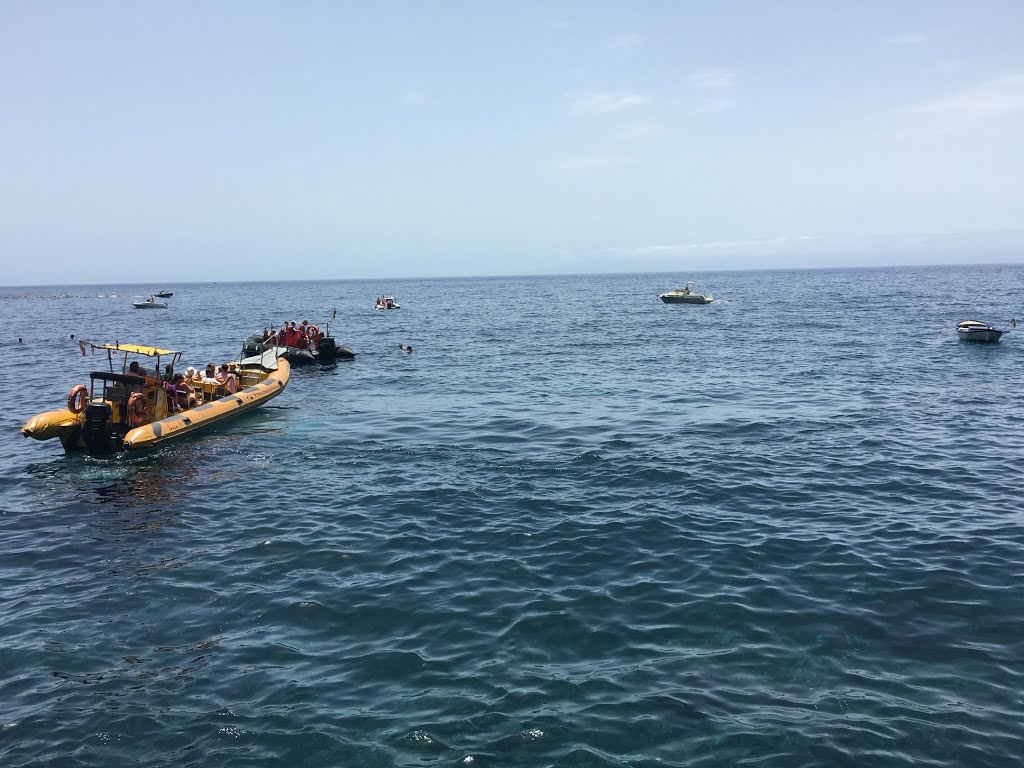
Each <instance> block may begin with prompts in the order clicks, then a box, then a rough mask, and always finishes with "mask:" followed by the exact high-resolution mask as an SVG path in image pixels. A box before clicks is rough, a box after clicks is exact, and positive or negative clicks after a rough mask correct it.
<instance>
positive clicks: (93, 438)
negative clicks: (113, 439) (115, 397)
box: [82, 401, 113, 452]
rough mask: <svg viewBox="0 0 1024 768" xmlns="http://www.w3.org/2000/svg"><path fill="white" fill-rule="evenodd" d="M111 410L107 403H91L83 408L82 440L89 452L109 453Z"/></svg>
mask: <svg viewBox="0 0 1024 768" xmlns="http://www.w3.org/2000/svg"><path fill="white" fill-rule="evenodd" d="M112 415H113V409H112V408H111V407H110V404H109V403H105V402H102V401H100V402H93V403H89V404H88V405H87V406H85V425H84V426H83V428H82V439H83V440H85V444H86V445H87V446H89V450H90V451H96V452H99V451H109V450H110V435H111V426H112V425H111V417H112Z"/></svg>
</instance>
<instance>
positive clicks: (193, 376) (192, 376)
mask: <svg viewBox="0 0 1024 768" xmlns="http://www.w3.org/2000/svg"><path fill="white" fill-rule="evenodd" d="M185 378H186V379H188V383H189V384H195V383H196V382H198V381H202V379H203V377H202V376H200V375H199V371H197V370H196V369H195V368H193V367H192V366H191V365H190V366H189V367H188V368H186V369H185Z"/></svg>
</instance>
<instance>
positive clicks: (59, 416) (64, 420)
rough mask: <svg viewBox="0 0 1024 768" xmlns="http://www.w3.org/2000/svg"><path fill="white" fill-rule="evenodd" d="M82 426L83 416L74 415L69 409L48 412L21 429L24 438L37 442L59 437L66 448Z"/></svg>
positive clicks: (31, 420)
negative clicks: (77, 428)
mask: <svg viewBox="0 0 1024 768" xmlns="http://www.w3.org/2000/svg"><path fill="white" fill-rule="evenodd" d="M80 424H81V415H80V414H76V413H72V412H71V411H69V410H68V409H67V408H61V409H59V410H56V411H46V412H45V413H40V414H37V415H35V416H33V417H32V418H31V419H29V420H28V421H26V422H25V426H23V427H22V428H21V434H22V435H23V436H24V437H31V438H33V439H35V440H49V439H51V438H54V437H59V438H60V441H61V443H63V444H64V446H65V447H67V445H68V441H69V440H70V439H71V437H72V434H73V433H74V431H75V428H76V427H78V426H80Z"/></svg>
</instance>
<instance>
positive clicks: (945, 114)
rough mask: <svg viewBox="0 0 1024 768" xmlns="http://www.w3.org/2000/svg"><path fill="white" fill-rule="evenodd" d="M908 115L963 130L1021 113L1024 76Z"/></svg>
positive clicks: (933, 102) (1001, 79)
mask: <svg viewBox="0 0 1024 768" xmlns="http://www.w3.org/2000/svg"><path fill="white" fill-rule="evenodd" d="M909 112H910V113H911V114H916V115H923V116H926V117H932V118H935V119H937V120H941V121H943V124H944V125H945V127H947V128H949V127H964V126H967V125H971V124H976V123H981V122H987V121H991V120H994V119H998V118H1001V117H1006V116H1009V115H1016V114H1020V113H1022V112H1024V73H1020V72H1016V73H1013V74H1010V75H1006V76H1004V77H997V78H995V79H994V80H988V81H986V82H984V83H979V84H977V85H972V86H970V87H968V88H961V89H960V90H958V91H953V92H952V93H949V94H947V95H945V96H942V97H940V98H937V99H933V100H931V101H926V102H924V103H922V104H917V105H915V106H913V107H911V108H910V110H909Z"/></svg>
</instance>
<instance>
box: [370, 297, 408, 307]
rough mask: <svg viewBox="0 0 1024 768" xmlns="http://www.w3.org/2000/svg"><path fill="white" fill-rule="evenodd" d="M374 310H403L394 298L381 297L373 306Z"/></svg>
mask: <svg viewBox="0 0 1024 768" xmlns="http://www.w3.org/2000/svg"><path fill="white" fill-rule="evenodd" d="M373 308H374V309H401V307H400V306H398V302H397V301H395V297H394V296H381V297H379V298H378V299H377V302H376V303H375V304H374V305H373Z"/></svg>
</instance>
